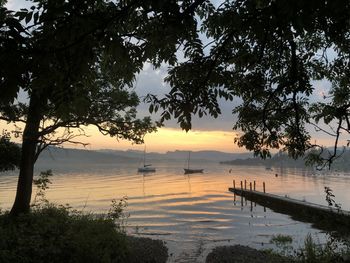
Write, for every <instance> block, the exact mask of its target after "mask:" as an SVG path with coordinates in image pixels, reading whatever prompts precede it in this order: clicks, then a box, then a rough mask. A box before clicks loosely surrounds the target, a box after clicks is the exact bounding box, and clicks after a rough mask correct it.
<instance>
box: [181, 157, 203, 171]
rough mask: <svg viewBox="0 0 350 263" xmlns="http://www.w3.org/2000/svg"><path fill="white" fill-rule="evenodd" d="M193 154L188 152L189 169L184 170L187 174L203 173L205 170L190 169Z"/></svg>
mask: <svg viewBox="0 0 350 263" xmlns="http://www.w3.org/2000/svg"><path fill="white" fill-rule="evenodd" d="M190 159H191V152H188V159H187V168H184V170H185V174H194V173H203V169H192V168H190Z"/></svg>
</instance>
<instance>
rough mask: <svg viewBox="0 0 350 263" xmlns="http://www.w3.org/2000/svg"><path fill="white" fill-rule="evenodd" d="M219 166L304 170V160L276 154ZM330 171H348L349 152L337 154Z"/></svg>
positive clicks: (232, 161)
mask: <svg viewBox="0 0 350 263" xmlns="http://www.w3.org/2000/svg"><path fill="white" fill-rule="evenodd" d="M326 157H327V155H324V158H326ZM220 163H221V164H228V165H253V166H254V165H261V166H266V167H271V166H275V167H276V166H278V167H280V166H283V167H297V168H306V167H307V166H306V165H305V160H304V158H299V159H297V160H294V159H292V158H290V157H288V155H287V154H285V153H281V152H279V153H277V154H275V155H274V156H272V158H269V159H266V160H263V159H261V158H259V157H254V158H246V159H236V160H230V161H223V162H220ZM325 169H328V167H325ZM331 170H339V171H350V150H345V151H344V152H343V153H342V154H339V156H338V158H336V159H335V160H334V161H333V163H332V165H331Z"/></svg>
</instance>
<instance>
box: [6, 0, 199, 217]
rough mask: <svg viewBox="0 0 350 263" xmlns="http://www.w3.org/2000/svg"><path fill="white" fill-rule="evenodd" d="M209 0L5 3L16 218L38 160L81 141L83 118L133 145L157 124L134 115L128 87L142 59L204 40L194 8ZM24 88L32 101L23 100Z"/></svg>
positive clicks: (166, 58)
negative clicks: (15, 139) (15, 6)
mask: <svg viewBox="0 0 350 263" xmlns="http://www.w3.org/2000/svg"><path fill="white" fill-rule="evenodd" d="M205 2H206V1H205V0H196V1H174V0H168V1H155V0H145V1H135V0H126V1H104V0H100V1H92V0H88V1H86V0H76V1H64V0H34V1H33V6H32V7H31V8H30V9H21V10H20V11H17V12H13V11H9V10H7V9H6V8H4V7H0V64H1V65H2V66H1V68H0V94H1V97H0V120H4V121H7V122H14V123H23V125H24V130H23V136H22V148H21V149H22V150H21V152H22V158H21V163H20V166H19V167H20V172H19V179H18V187H17V193H16V199H15V202H14V205H13V207H12V209H11V214H12V215H18V214H19V213H25V212H27V211H29V204H30V198H31V192H32V180H33V167H34V163H35V161H36V159H37V158H38V155H39V154H40V152H41V151H42V150H43V149H45V148H46V147H47V146H48V145H52V144H54V145H56V144H61V143H63V142H73V143H78V141H77V140H76V137H77V136H79V135H84V129H83V128H84V127H85V126H87V125H94V126H96V127H97V128H98V129H99V131H100V132H101V133H103V134H105V135H110V136H113V137H117V138H123V139H129V140H132V141H134V142H136V143H140V142H142V140H143V136H144V134H145V133H146V132H151V131H154V130H155V127H154V125H153V124H152V123H151V120H150V118H148V117H146V118H144V119H138V118H137V116H136V109H135V107H136V106H137V105H138V103H139V99H138V97H137V95H136V94H135V93H134V92H133V91H132V89H130V87H132V85H133V81H134V77H135V75H136V74H137V73H138V72H139V71H140V70H141V69H142V67H143V64H144V62H146V61H148V62H151V63H152V64H153V65H154V66H155V67H157V66H160V64H161V63H163V62H165V63H168V64H170V65H174V64H175V62H176V55H175V52H176V51H177V48H178V46H179V45H180V44H183V43H191V42H192V41H194V40H196V39H197V38H198V36H197V32H196V28H197V22H196V19H195V16H194V13H195V12H194V11H195V10H196V9H197V8H199V6H200V5H201V4H203V3H205ZM203 6H206V4H203ZM4 65H5V66H4ZM20 92H24V93H25V94H26V95H27V96H28V101H19V100H18V94H19V93H20ZM60 128H63V131H62V129H61V130H60ZM72 129H78V130H79V132H78V133H76V132H73V130H72Z"/></svg>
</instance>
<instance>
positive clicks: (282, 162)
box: [220, 153, 306, 168]
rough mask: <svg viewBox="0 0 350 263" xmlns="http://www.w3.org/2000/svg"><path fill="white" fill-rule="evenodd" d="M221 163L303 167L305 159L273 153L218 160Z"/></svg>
mask: <svg viewBox="0 0 350 263" xmlns="http://www.w3.org/2000/svg"><path fill="white" fill-rule="evenodd" d="M220 163H221V164H229V165H250V166H266V167H272V166H274V167H276V166H278V167H280V166H283V167H298V168H305V167H306V166H305V161H304V159H301V158H300V159H297V160H294V159H292V158H289V157H288V156H287V155H286V154H281V153H278V154H275V155H274V156H272V157H271V158H268V159H265V160H264V159H261V158H260V157H253V158H247V159H236V160H230V161H224V162H220Z"/></svg>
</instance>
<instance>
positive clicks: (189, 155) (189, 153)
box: [187, 151, 191, 169]
mask: <svg viewBox="0 0 350 263" xmlns="http://www.w3.org/2000/svg"><path fill="white" fill-rule="evenodd" d="M190 159H191V152H190V151H189V152H188V160H187V169H190Z"/></svg>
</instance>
